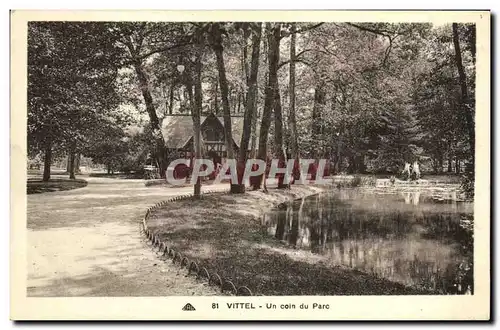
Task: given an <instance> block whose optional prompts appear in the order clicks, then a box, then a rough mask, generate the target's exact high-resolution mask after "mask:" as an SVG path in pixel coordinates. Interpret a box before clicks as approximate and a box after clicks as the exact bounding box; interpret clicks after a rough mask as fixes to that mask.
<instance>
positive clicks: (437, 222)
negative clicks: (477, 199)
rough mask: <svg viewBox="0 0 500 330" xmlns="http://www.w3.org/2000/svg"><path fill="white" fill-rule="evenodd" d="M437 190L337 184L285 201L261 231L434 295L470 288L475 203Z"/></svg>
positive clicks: (464, 291) (337, 262) (334, 261)
mask: <svg viewBox="0 0 500 330" xmlns="http://www.w3.org/2000/svg"><path fill="white" fill-rule="evenodd" d="M438 195H439V194H437V195H436V192H430V191H427V192H426V191H389V192H388V191H383V190H373V189H372V190H364V189H360V188H358V189H335V190H332V191H327V192H324V193H321V194H316V195H313V196H309V197H306V198H303V199H298V200H295V201H292V202H290V203H286V204H281V205H280V206H279V207H278V208H276V209H274V210H273V211H271V212H268V213H267V214H266V215H265V216H264V218H263V224H264V227H263V228H264V230H265V231H267V233H268V234H270V235H272V236H274V237H275V238H277V239H279V240H281V241H284V242H286V243H287V244H288V245H290V246H292V247H294V248H297V249H304V250H308V251H311V252H312V253H314V254H319V255H322V256H323V257H326V258H327V259H328V260H329V263H331V264H333V265H340V266H345V267H347V268H350V269H356V270H359V271H362V272H366V273H369V274H372V275H374V276H377V277H380V278H384V279H387V280H390V281H393V282H398V283H401V284H404V285H406V286H409V287H414V288H418V289H419V290H424V291H428V292H430V293H436V294H467V293H472V292H473V276H472V274H473V232H472V224H473V203H469V202H460V201H456V200H455V201H454V200H449V199H446V198H445V199H443V198H439V196H438Z"/></svg>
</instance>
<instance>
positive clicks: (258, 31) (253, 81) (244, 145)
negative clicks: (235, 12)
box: [239, 23, 262, 163]
mask: <svg viewBox="0 0 500 330" xmlns="http://www.w3.org/2000/svg"><path fill="white" fill-rule="evenodd" d="M261 36H262V26H261V23H256V24H255V29H254V30H253V33H252V60H251V64H250V65H251V68H250V77H249V79H248V92H247V98H246V103H245V114H244V119H243V132H242V135H241V142H240V155H239V160H240V162H243V163H244V162H246V160H247V151H248V144H249V142H250V135H252V133H253V134H254V136H255V132H254V131H253V130H254V128H253V127H252V126H253V123H254V122H256V118H255V117H256V115H257V114H256V112H257V87H258V86H257V83H258V80H257V78H258V75H259V59H260V39H261Z"/></svg>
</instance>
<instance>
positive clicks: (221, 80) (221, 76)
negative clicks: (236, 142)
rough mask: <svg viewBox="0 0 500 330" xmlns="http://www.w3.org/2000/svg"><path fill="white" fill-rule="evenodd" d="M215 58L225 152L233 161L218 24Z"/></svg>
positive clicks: (215, 36) (214, 31)
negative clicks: (222, 116) (222, 117)
mask: <svg viewBox="0 0 500 330" xmlns="http://www.w3.org/2000/svg"><path fill="white" fill-rule="evenodd" d="M213 37H214V44H213V49H214V51H215V57H216V58H217V70H218V71H219V84H220V91H221V98H222V110H223V115H224V135H225V139H226V152H227V158H228V159H234V154H233V138H232V130H231V108H230V106H229V87H228V83H227V78H226V67H225V65H224V54H223V47H222V36H221V31H220V26H219V23H214V26H213Z"/></svg>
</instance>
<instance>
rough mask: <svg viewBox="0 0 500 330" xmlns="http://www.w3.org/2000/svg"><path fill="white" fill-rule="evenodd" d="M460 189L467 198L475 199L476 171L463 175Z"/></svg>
mask: <svg viewBox="0 0 500 330" xmlns="http://www.w3.org/2000/svg"><path fill="white" fill-rule="evenodd" d="M460 189H461V190H462V191H463V192H464V194H465V197H466V198H467V199H474V172H467V173H465V174H464V175H463V176H462V182H461V184H460Z"/></svg>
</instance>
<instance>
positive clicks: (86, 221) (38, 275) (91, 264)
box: [27, 178, 227, 297]
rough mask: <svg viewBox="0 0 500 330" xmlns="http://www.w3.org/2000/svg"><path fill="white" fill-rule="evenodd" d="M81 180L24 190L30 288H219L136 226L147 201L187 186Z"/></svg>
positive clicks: (72, 292) (147, 292) (116, 292)
mask: <svg viewBox="0 0 500 330" xmlns="http://www.w3.org/2000/svg"><path fill="white" fill-rule="evenodd" d="M86 180H88V182H89V184H88V186H87V187H85V188H80V189H75V190H71V191H62V192H54V193H44V194H34V195H28V288H27V293H28V296H51V297H54V296H64V297H66V296H114V297H116V296H169V295H182V296H188V295H217V294H219V293H218V292H217V291H215V290H214V289H213V288H211V287H209V286H208V285H206V284H202V283H201V282H198V281H196V280H195V279H193V278H192V277H187V276H186V271H185V270H181V269H179V268H178V267H177V266H175V265H172V264H171V261H167V262H163V261H161V260H160V259H159V258H158V257H157V256H156V255H155V253H154V252H153V251H152V250H151V249H150V248H149V246H148V245H147V244H146V242H145V240H144V239H143V237H141V235H140V233H139V225H138V221H139V220H140V219H141V217H142V216H143V215H144V212H145V210H146V208H147V207H148V206H150V205H153V204H155V203H157V202H159V201H162V200H165V199H167V198H169V197H170V196H175V195H181V194H186V193H189V192H191V191H192V187H183V188H165V187H161V186H158V187H145V186H144V182H143V181H142V180H124V179H106V178H86ZM204 188H209V189H227V185H210V186H206V187H204Z"/></svg>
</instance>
